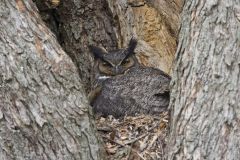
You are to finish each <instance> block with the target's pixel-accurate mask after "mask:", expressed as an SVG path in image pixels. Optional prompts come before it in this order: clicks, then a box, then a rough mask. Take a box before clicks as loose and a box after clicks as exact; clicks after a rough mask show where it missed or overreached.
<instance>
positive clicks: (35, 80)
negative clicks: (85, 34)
mask: <svg viewBox="0 0 240 160" xmlns="http://www.w3.org/2000/svg"><path fill="white" fill-rule="evenodd" d="M36 10H37V9H36V7H35V6H34V4H33V3H32V2H31V1H27V0H26V1H23V0H16V1H14V0H3V1H1V2H0V159H1V160H9V159H36V160H38V159H39V160H40V159H41V160H43V159H46V160H50V159H69V160H70V159H86V160H93V159H94V160H96V159H102V152H101V149H100V147H99V145H98V139H97V138H96V135H95V128H94V126H93V123H92V120H91V118H92V115H91V113H90V117H89V111H88V106H89V104H88V102H87V99H86V96H85V92H84V89H83V87H82V84H81V83H82V82H81V80H80V78H79V76H78V73H77V69H76V67H75V65H74V64H73V63H72V61H71V59H70V58H69V57H68V56H67V55H66V54H65V52H64V51H63V50H62V49H61V47H60V46H59V44H58V43H57V41H56V40H55V38H54V37H53V34H52V33H51V32H50V31H49V29H48V28H47V27H46V26H45V25H44V24H43V22H42V20H41V18H40V17H39V15H38V13H37V12H36Z"/></svg>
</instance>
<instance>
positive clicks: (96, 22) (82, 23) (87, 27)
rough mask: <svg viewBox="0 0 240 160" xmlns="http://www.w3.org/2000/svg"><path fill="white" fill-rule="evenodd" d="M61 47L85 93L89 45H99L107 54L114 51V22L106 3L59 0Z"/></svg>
mask: <svg viewBox="0 0 240 160" xmlns="http://www.w3.org/2000/svg"><path fill="white" fill-rule="evenodd" d="M58 14H59V19H60V26H59V32H60V35H61V45H62V47H63V48H64V49H65V51H66V52H67V53H68V55H70V57H71V58H72V59H73V61H74V62H75V64H76V65H77V67H78V69H79V74H80V77H81V79H82V81H83V83H84V87H85V89H86V91H87V92H88V91H89V89H90V85H91V83H90V81H91V80H90V79H91V73H92V72H91V69H92V66H93V59H92V57H91V54H90V52H89V48H88V46H89V45H102V46H104V47H105V48H106V49H108V50H113V49H116V48H117V37H116V32H115V22H114V19H113V17H112V14H111V12H110V11H109V8H108V5H107V3H106V0H88V1H76V0H61V5H60V6H59V8H58Z"/></svg>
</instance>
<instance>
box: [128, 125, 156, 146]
mask: <svg viewBox="0 0 240 160" xmlns="http://www.w3.org/2000/svg"><path fill="white" fill-rule="evenodd" d="M159 124H160V122H158V123H157V124H156V125H155V126H153V127H151V128H149V130H147V133H144V134H142V135H140V136H139V137H137V138H135V139H133V140H131V141H128V142H126V143H125V144H124V145H128V144H132V143H134V142H136V141H137V140H139V139H142V138H143V137H145V136H147V135H148V134H149V133H148V132H149V131H151V130H153V129H155V128H156V127H157V126H159Z"/></svg>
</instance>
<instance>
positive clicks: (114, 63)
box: [91, 39, 170, 117]
mask: <svg viewBox="0 0 240 160" xmlns="http://www.w3.org/2000/svg"><path fill="white" fill-rule="evenodd" d="M136 43H137V42H136V40H134V39H132V40H131V41H130V43H129V46H128V48H127V49H120V50H116V51H112V52H110V53H107V51H105V50H103V49H101V48H98V47H92V48H91V51H92V52H93V53H94V55H95V57H96V60H97V63H96V66H95V67H96V69H98V71H97V74H95V75H96V81H95V82H96V83H97V85H96V86H98V87H96V89H95V90H97V94H96V97H95V98H92V102H91V104H92V106H93V110H94V112H95V113H98V114H101V115H103V116H107V115H113V116H114V117H123V116H125V115H135V114H158V113H160V112H162V111H164V110H165V109H166V108H167V106H168V104H169V82H170V77H169V76H168V75H167V74H165V73H164V72H163V71H161V70H159V69H154V68H151V67H144V66H141V65H139V63H138V62H137V60H136V57H135V54H134V49H135V47H136ZM126 59H128V60H127V62H125V60H126ZM129 59H130V60H129ZM102 63H107V64H106V65H102ZM126 63H129V64H127V65H126ZM101 67H102V68H101ZM99 88H101V89H99ZM93 92H94V90H93Z"/></svg>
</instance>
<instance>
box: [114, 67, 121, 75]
mask: <svg viewBox="0 0 240 160" xmlns="http://www.w3.org/2000/svg"><path fill="white" fill-rule="evenodd" d="M115 73H116V74H122V73H121V66H116V67H115Z"/></svg>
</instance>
